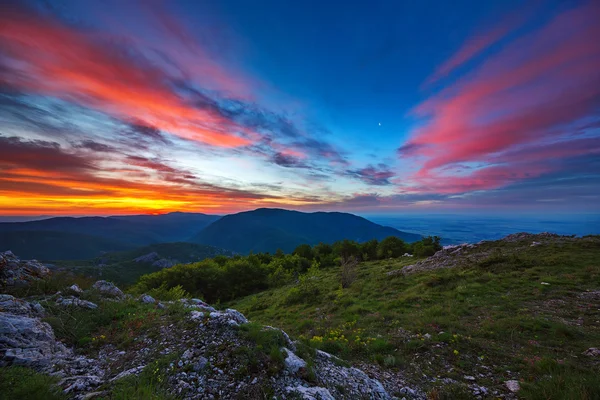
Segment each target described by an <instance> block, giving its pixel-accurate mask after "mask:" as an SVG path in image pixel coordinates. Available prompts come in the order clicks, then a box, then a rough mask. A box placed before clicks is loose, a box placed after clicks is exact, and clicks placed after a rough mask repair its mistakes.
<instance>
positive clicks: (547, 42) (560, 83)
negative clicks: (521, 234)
mask: <svg viewBox="0 0 600 400" xmlns="http://www.w3.org/2000/svg"><path fill="white" fill-rule="evenodd" d="M599 20H600V7H599V6H598V5H597V4H593V3H589V4H587V5H585V6H582V7H579V8H577V9H573V10H570V11H567V12H565V13H563V14H561V15H559V16H558V17H556V18H555V19H554V20H552V21H550V23H548V24H547V25H546V26H544V27H543V28H542V29H540V30H538V31H536V32H534V33H532V34H530V35H529V36H526V37H523V38H520V39H518V40H516V41H514V42H513V43H512V44H511V45H509V46H507V47H506V48H505V50H503V51H502V52H500V53H498V54H496V55H495V56H493V57H492V58H490V59H489V60H487V61H486V62H484V63H483V64H482V65H480V66H479V67H478V68H477V69H476V70H474V71H472V73H471V74H469V75H468V77H467V78H465V79H463V80H462V81H459V82H457V83H456V84H454V85H452V86H451V87H449V88H447V89H446V90H444V91H442V92H441V93H440V94H438V95H436V96H434V97H433V98H431V99H428V100H427V101H425V102H424V103H422V104H421V105H419V106H418V107H417V108H416V109H415V112H416V113H417V114H418V115H421V116H423V117H426V118H428V119H427V121H426V123H425V124H424V125H423V126H422V127H421V128H419V129H418V130H416V131H415V132H413V136H412V138H411V139H410V140H409V141H408V143H406V144H404V145H403V147H402V148H405V149H410V150H411V151H410V152H408V154H407V152H405V151H401V152H400V153H401V154H403V155H405V156H406V155H407V156H416V157H419V159H421V160H423V164H422V165H421V168H420V169H419V170H418V171H417V172H416V173H415V174H414V175H413V177H412V180H413V181H414V183H415V184H416V185H417V186H421V185H423V184H424V185H425V186H424V187H428V188H430V189H432V190H435V189H434V188H437V189H439V190H440V191H441V192H444V193H460V192H465V191H469V190H478V189H491V188H497V187H501V186H504V185H506V184H508V183H511V182H513V181H516V180H521V179H527V178H529V177H533V176H538V175H541V174H544V173H546V172H550V171H552V170H553V169H554V168H557V167H556V165H555V163H553V164H552V165H550V163H549V161H552V160H548V159H546V158H544V157H542V156H541V155H542V154H545V152H547V151H548V148H547V147H546V145H547V144H548V143H550V142H553V141H557V140H560V138H561V136H562V135H564V133H565V132H569V130H570V128H571V126H572V125H573V124H574V123H576V122H578V121H580V120H582V119H584V118H585V117H588V116H590V115H593V113H594V112H595V111H596V110H597V107H598V105H599V100H598V99H599V98H600V74H599V73H598V71H600V41H598V39H597V38H598V37H600V25H599V24H598V21H599ZM571 139H572V137H571ZM568 143H569V142H568V141H565V142H564V143H563V146H562V147H554V148H553V149H552V157H554V159H556V158H558V159H561V158H566V157H573V156H579V155H583V154H587V153H588V152H589V151H590V148H582V147H577V146H569V145H568ZM565 144H566V145H565ZM596 146H597V142H596ZM520 149H524V150H521V151H519V150H520ZM595 149H596V150H597V147H596V148H595ZM514 154H519V157H518V158H515V156H514ZM459 163H475V164H479V168H476V169H475V170H474V171H473V172H471V173H470V174H468V175H456V174H454V175H449V174H448V173H447V171H448V170H449V169H450V170H451V169H452V167H453V166H455V165H457V164H459ZM490 164H492V165H490ZM438 180H439V181H440V182H443V183H440V182H438Z"/></svg>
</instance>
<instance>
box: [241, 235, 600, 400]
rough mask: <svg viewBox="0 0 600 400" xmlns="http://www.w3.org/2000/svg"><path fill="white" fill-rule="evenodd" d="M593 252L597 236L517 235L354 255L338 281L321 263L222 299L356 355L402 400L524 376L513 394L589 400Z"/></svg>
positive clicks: (599, 285)
mask: <svg viewBox="0 0 600 400" xmlns="http://www.w3.org/2000/svg"><path fill="white" fill-rule="evenodd" d="M599 260H600V237H598V236H596V237H585V238H572V237H564V236H563V237H559V236H555V235H549V234H540V235H529V234H517V235H511V236H509V237H507V238H505V239H503V240H499V241H494V242H482V243H479V244H476V245H465V246H456V247H451V248H448V249H446V250H443V251H440V252H438V253H437V254H436V256H434V257H430V258H428V259H423V260H418V259H415V258H410V257H403V258H400V259H395V260H382V261H375V262H365V263H361V264H360V265H359V266H358V267H357V271H356V280H355V281H354V282H353V283H352V284H351V285H350V287H348V288H345V289H342V288H341V286H340V282H341V281H340V279H341V275H340V270H339V269H338V268H328V269H322V270H320V271H319V272H318V274H317V275H316V276H314V278H313V279H311V280H310V281H304V282H300V283H296V284H292V285H287V286H284V287H281V288H277V289H270V290H267V291H264V292H261V293H258V294H255V295H251V296H248V297H246V298H243V299H241V300H237V301H233V302H231V303H229V306H231V307H235V308H236V309H238V310H240V311H241V312H243V313H245V314H246V315H247V316H248V317H249V318H250V319H252V320H255V321H258V322H261V323H264V324H273V325H277V326H281V327H282V328H284V329H286V331H288V332H289V333H290V334H292V335H294V336H296V337H301V338H304V340H305V341H306V342H307V343H309V344H310V345H311V346H314V347H317V348H320V349H323V350H325V351H328V352H332V353H334V354H337V355H339V356H342V357H344V358H350V359H352V360H353V362H354V363H355V365H358V366H362V367H364V368H365V369H367V370H368V371H370V372H371V373H372V374H373V376H376V377H378V379H380V380H381V381H382V382H383V383H384V386H385V387H386V389H388V390H389V391H390V393H392V394H394V395H396V396H399V397H403V396H405V395H406V393H404V392H402V390H401V388H402V387H403V386H404V385H406V384H408V385H409V386H411V387H421V388H424V389H425V391H426V392H427V393H428V398H432V399H442V398H443V399H446V398H447V399H471V398H498V397H501V396H507V397H508V398H515V397H516V396H515V394H513V393H512V392H511V390H509V388H508V386H509V385H512V387H513V389H514V387H515V386H514V385H515V383H513V382H516V383H517V384H518V383H519V382H520V386H521V390H520V391H519V393H518V397H519V398H523V399H590V400H591V399H598V398H600V351H598V350H593V348H597V347H598V344H599V343H600V306H599V304H600V264H599V262H598V261H599ZM302 293H310V295H302ZM373 362H377V363H378V364H379V366H372V365H371V366H370V364H371V363H373ZM507 382H509V383H508V384H507ZM408 398H410V397H408Z"/></svg>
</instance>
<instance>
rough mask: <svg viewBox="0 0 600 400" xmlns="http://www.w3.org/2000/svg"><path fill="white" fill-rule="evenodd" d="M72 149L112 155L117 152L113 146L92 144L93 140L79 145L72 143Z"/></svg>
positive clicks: (84, 141)
mask: <svg viewBox="0 0 600 400" xmlns="http://www.w3.org/2000/svg"><path fill="white" fill-rule="evenodd" d="M73 147H74V148H76V149H86V150H92V151H95V152H97V153H113V152H116V151H117V149H115V148H114V147H113V146H109V145H107V144H104V143H98V142H94V141H93V140H83V141H81V142H79V143H74V144H73Z"/></svg>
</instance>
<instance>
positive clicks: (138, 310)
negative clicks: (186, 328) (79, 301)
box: [41, 292, 186, 352]
mask: <svg viewBox="0 0 600 400" xmlns="http://www.w3.org/2000/svg"><path fill="white" fill-rule="evenodd" d="M83 298H84V299H86V300H90V301H93V302H95V303H96V304H98V306H99V307H98V308H97V309H94V310H89V309H81V308H79V307H64V306H60V305H56V304H55V303H54V302H52V301H48V302H44V301H42V302H41V304H42V305H43V306H44V308H45V309H46V313H47V315H46V317H45V318H44V321H45V322H48V323H49V324H50V325H51V326H52V328H53V329H54V333H55V334H56V337H57V338H58V339H59V340H62V341H63V342H66V343H67V344H69V345H73V346H75V347H77V348H80V349H81V350H82V351H87V352H90V351H93V350H94V349H95V348H97V347H99V346H100V345H103V344H107V343H111V344H114V345H116V346H117V347H120V348H125V347H127V346H129V345H130V344H131V343H132V342H133V341H135V339H136V338H138V337H139V336H140V335H141V334H142V333H147V334H150V335H152V334H154V335H158V331H159V328H160V327H161V326H162V325H164V324H165V323H167V322H169V323H172V322H177V321H180V320H181V319H182V318H183V315H184V314H185V312H186V311H185V308H184V306H183V304H181V303H179V302H174V303H173V304H169V305H168V306H167V307H166V308H164V309H159V308H158V307H157V306H156V305H154V304H144V303H141V302H139V301H137V300H135V299H129V300H124V301H118V302H117V301H110V300H104V299H102V298H100V297H98V296H96V295H94V294H93V292H92V293H86V294H84V296H83Z"/></svg>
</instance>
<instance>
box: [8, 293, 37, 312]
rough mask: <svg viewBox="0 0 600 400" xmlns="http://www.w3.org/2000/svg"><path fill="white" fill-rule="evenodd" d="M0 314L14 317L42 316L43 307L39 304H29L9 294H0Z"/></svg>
mask: <svg viewBox="0 0 600 400" xmlns="http://www.w3.org/2000/svg"><path fill="white" fill-rule="evenodd" d="M0 312H5V313H9V314H14V315H26V316H29V317H32V316H42V315H44V307H42V306H41V305H40V304H39V303H29V302H27V301H25V300H21V299H17V298H16V297H13V296H11V295H9V294H0Z"/></svg>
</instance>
